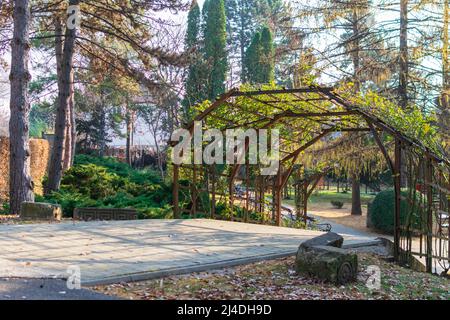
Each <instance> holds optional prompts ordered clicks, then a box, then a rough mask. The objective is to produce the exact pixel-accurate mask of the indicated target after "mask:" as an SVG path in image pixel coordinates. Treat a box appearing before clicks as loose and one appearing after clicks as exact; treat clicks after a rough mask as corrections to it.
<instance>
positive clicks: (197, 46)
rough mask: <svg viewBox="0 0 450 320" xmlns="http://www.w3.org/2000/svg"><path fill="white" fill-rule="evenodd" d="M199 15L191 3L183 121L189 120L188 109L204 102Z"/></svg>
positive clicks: (198, 11)
mask: <svg viewBox="0 0 450 320" xmlns="http://www.w3.org/2000/svg"><path fill="white" fill-rule="evenodd" d="M200 35H201V14H200V7H199V5H198V3H197V1H196V0H194V1H193V2H192V6H191V9H190V11H189V14H188V26H187V32H186V40H185V41H186V42H185V44H186V48H185V49H186V51H188V52H191V54H192V58H191V63H190V64H189V68H188V76H187V79H186V82H185V90H186V95H185V97H184V100H183V107H184V115H183V117H184V120H186V121H187V120H189V118H190V107H191V106H193V105H195V104H197V103H199V102H201V101H203V100H205V99H206V96H205V86H204V84H205V74H204V67H205V66H204V60H203V57H202V52H201V40H200Z"/></svg>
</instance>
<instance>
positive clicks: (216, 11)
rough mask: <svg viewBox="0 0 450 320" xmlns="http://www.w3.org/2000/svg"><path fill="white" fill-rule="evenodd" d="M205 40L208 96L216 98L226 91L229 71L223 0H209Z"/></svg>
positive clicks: (212, 98) (211, 98)
mask: <svg viewBox="0 0 450 320" xmlns="http://www.w3.org/2000/svg"><path fill="white" fill-rule="evenodd" d="M204 41H205V59H206V63H207V64H208V68H209V77H208V83H207V87H208V88H207V97H208V99H210V100H214V99H215V98H216V97H217V96H218V95H220V94H222V93H223V92H224V91H225V80H226V72H227V52H226V41H227V35H226V17H225V6H224V3H223V0H209V1H208V2H207V11H206V23H205V34H204Z"/></svg>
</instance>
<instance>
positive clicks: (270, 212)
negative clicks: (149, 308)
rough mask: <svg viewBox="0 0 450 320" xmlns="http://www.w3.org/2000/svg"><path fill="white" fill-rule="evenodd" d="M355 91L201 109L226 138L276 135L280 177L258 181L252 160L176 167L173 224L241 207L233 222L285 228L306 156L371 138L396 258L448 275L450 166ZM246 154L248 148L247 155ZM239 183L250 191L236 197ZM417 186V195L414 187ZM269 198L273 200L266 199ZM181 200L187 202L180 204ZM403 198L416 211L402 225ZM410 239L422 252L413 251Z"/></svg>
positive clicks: (222, 100)
mask: <svg viewBox="0 0 450 320" xmlns="http://www.w3.org/2000/svg"><path fill="white" fill-rule="evenodd" d="M350 91H351V90H350V89H349V90H348V91H345V90H337V89H335V88H332V87H320V86H310V87H304V88H297V89H267V90H251V89H250V90H238V89H233V90H230V91H229V92H227V93H225V94H223V95H222V96H220V97H219V98H218V99H217V100H216V101H214V102H212V103H211V104H210V105H207V106H206V107H204V108H203V109H202V110H201V111H200V112H199V113H198V115H197V116H196V117H195V118H194V121H203V129H207V128H212V127H214V128H218V129H220V130H221V131H223V132H225V130H227V129H243V130H246V129H249V128H252V129H255V130H261V129H268V130H270V129H273V128H277V129H279V130H280V166H279V170H278V172H277V174H276V175H275V176H273V177H265V176H261V175H258V174H257V173H256V172H257V170H256V169H255V168H253V169H252V166H254V165H250V164H249V163H248V161H247V162H246V163H245V164H234V165H229V166H225V167H224V166H221V167H220V168H219V169H218V166H217V165H193V164H185V165H173V181H174V187H173V205H174V217H175V218H180V217H182V216H183V215H189V216H191V217H197V216H202V217H210V218H217V217H216V208H217V206H218V204H219V203H222V204H223V203H226V204H227V205H229V206H230V207H231V208H232V209H234V208H235V207H239V208H241V209H242V210H241V211H242V212H243V214H241V215H240V216H237V215H234V214H231V215H230V216H229V219H230V220H234V221H242V222H255V223H272V224H274V225H278V226H280V225H281V224H282V220H283V212H282V211H283V206H282V190H283V188H284V186H285V185H286V184H287V183H288V180H289V177H290V176H291V175H292V173H293V171H294V170H295V168H296V167H298V166H297V165H296V164H297V163H299V162H300V161H301V158H302V155H303V154H304V153H305V151H307V150H308V149H310V148H312V147H313V146H314V145H315V144H316V143H317V142H319V141H324V140H325V139H327V138H328V139H329V138H330V137H339V136H341V135H343V134H347V133H360V134H367V135H370V136H371V137H372V139H373V141H374V144H375V145H376V146H377V147H378V148H379V151H380V152H381V154H382V156H383V158H384V159H385V161H386V163H387V167H388V168H389V169H390V170H391V172H392V177H393V181H394V185H393V187H394V190H395V200H394V207H395V221H394V230H395V231H394V256H395V259H396V260H397V261H400V262H403V263H409V262H410V258H411V256H413V255H414V256H418V257H419V258H425V262H426V268H427V271H429V272H431V271H432V270H433V263H436V262H437V263H439V264H440V265H441V267H442V268H444V269H447V270H448V266H449V262H450V256H449V236H450V234H449V227H448V221H449V200H448V199H449V195H450V183H449V177H450V163H449V161H448V159H446V158H445V157H443V156H442V155H440V154H439V153H438V152H436V150H432V149H431V148H430V147H429V146H427V144H425V143H423V142H422V141H419V140H418V139H417V138H415V137H413V136H411V135H410V134H408V133H407V132H405V131H406V130H402V129H401V128H398V127H397V126H396V124H395V121H393V120H392V119H389V118H388V117H385V116H384V115H383V113H382V112H380V110H379V108H378V106H377V105H376V104H375V103H372V104H371V103H360V101H361V100H358V99H352V98H351V97H352V96H351V94H350V93H349V92H350ZM186 129H189V130H190V131H191V132H192V131H193V129H194V122H192V123H190V124H188V125H186ZM386 136H389V137H390V139H391V141H392V143H391V144H390V145H389V146H387V145H386V144H385V143H384V141H385V137H386ZM248 147H249V146H248V143H246V145H245V149H246V150H248ZM250 172H251V173H252V174H250ZM180 177H181V178H180ZM183 177H184V178H183ZM180 182H182V183H180ZM238 182H242V184H243V185H245V186H246V187H245V189H243V191H241V192H239V194H236V185H237V183H238ZM405 185H406V186H409V188H408V189H407V196H405V195H404V192H402V186H405ZM417 185H420V188H416V186H417ZM267 192H271V193H272V196H271V197H268V196H267V195H266V193H267ZM181 194H182V195H183V197H184V198H187V199H188V201H184V202H181V201H180V195H181ZM402 194H403V195H402ZM305 199H307V197H305ZM402 199H404V200H406V201H408V202H409V203H410V204H414V206H417V208H416V209H415V210H414V212H410V213H409V214H410V215H411V216H409V217H406V218H402V219H401V217H400V211H401V210H400V206H401V201H402ZM418 199H419V200H418ZM305 201H307V200H305ZM304 207H305V208H306V204H305V206H304ZM252 212H259V213H264V212H265V213H266V214H265V215H264V214H263V215H262V216H263V217H266V218H263V219H262V220H258V221H252V220H253V219H252V214H251V213H252ZM305 215H306V212H305ZM412 215H415V216H414V221H416V222H415V223H412V222H411V221H412V219H411V218H412ZM221 218H223V217H221ZM413 240H414V241H416V242H417V243H418V246H416V245H413ZM416 242H415V243H416Z"/></svg>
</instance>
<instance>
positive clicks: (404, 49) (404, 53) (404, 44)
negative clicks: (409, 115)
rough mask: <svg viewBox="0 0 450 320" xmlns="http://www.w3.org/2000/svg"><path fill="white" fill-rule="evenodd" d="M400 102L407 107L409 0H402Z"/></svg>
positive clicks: (404, 107) (401, 105) (403, 106)
mask: <svg viewBox="0 0 450 320" xmlns="http://www.w3.org/2000/svg"><path fill="white" fill-rule="evenodd" d="M399 59H400V61H399V86H398V95H399V104H400V107H402V108H403V109H406V108H407V106H408V79H409V62H408V61H409V55H408V0H400V54H399Z"/></svg>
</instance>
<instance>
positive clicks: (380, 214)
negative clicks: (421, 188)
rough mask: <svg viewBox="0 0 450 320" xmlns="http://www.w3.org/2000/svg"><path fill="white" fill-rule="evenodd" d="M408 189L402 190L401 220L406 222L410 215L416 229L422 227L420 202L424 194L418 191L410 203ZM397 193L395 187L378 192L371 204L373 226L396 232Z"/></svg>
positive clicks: (388, 231)
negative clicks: (413, 200)
mask: <svg viewBox="0 0 450 320" xmlns="http://www.w3.org/2000/svg"><path fill="white" fill-rule="evenodd" d="M408 194H409V192H408V190H402V192H401V195H402V198H403V199H402V200H401V203H400V221H401V223H402V225H403V224H405V223H406V222H407V221H406V220H407V218H408V214H409V213H411V215H410V219H411V221H410V223H411V227H412V228H414V229H419V228H420V215H421V214H420V207H419V206H418V204H419V203H420V202H421V201H422V196H421V195H420V193H419V192H416V198H417V199H416V200H415V202H414V203H412V204H408V202H407V200H406V198H407V197H408ZM394 201H395V193H394V190H393V189H388V190H384V191H381V192H379V193H378V194H377V196H376V197H375V199H374V200H373V202H372V203H371V204H370V206H369V212H368V214H369V216H370V217H369V219H370V221H371V223H372V225H373V227H374V228H375V229H377V230H380V231H382V232H386V233H389V234H393V233H394V216H395V202H394Z"/></svg>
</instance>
